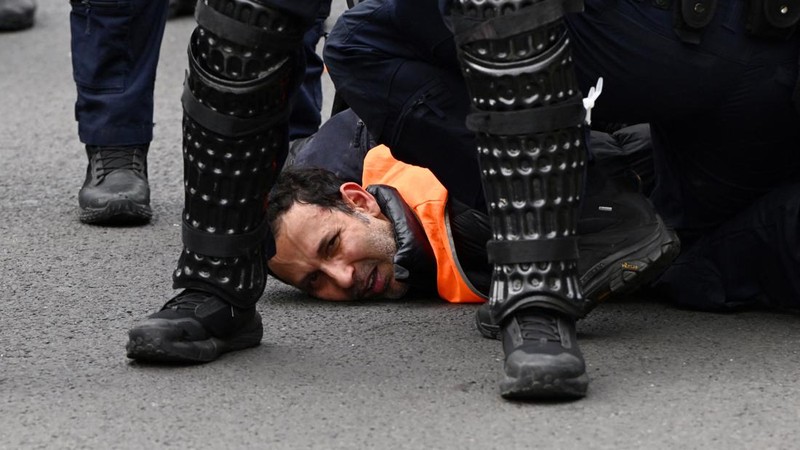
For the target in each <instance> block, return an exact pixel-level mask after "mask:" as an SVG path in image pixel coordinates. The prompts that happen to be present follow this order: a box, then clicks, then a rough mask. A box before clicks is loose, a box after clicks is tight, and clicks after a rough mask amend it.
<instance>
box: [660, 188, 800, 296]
mask: <svg viewBox="0 0 800 450" xmlns="http://www.w3.org/2000/svg"><path fill="white" fill-rule="evenodd" d="M658 292H661V293H665V294H666V295H667V296H668V298H669V300H671V301H672V302H674V303H676V304H678V305H681V306H684V307H688V308H694V309H702V310H710V311H734V310H737V309H740V308H773V309H780V310H792V311H795V312H798V311H800V183H797V184H794V185H792V186H789V187H785V188H781V189H778V190H776V191H773V192H771V193H769V194H767V195H765V196H764V197H762V198H761V199H759V200H758V201H756V202H755V203H754V204H753V205H751V206H750V207H749V208H747V209H746V210H744V211H742V212H741V213H740V214H739V215H737V216H736V217H735V218H733V219H731V220H729V221H727V222H725V223H724V224H722V225H721V226H720V227H718V228H717V229H715V230H713V231H710V232H708V233H706V234H705V235H703V236H702V237H700V239H698V240H697V242H695V243H693V244H692V245H691V246H689V248H688V249H687V251H686V252H684V254H682V255H681V256H680V258H678V260H677V261H676V262H675V264H673V266H672V267H670V269H668V270H667V272H666V273H665V274H664V276H663V277H662V278H661V280H660V282H659V284H658Z"/></svg>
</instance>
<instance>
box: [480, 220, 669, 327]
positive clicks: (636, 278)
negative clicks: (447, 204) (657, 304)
mask: <svg viewBox="0 0 800 450" xmlns="http://www.w3.org/2000/svg"><path fill="white" fill-rule="evenodd" d="M658 221H659V227H658V233H657V234H656V235H655V236H654V237H653V239H651V240H650V242H648V243H647V244H646V245H645V246H644V247H641V248H639V249H637V250H635V251H633V252H630V253H628V254H627V255H625V254H622V255H621V254H619V253H616V254H614V255H611V256H609V257H607V258H605V259H603V260H602V261H600V262H599V263H597V264H595V265H594V267H592V268H591V269H589V270H588V271H586V273H585V274H584V275H583V276H582V277H581V286H582V287H583V290H584V296H585V298H586V299H587V300H586V303H585V309H584V315H585V314H588V313H589V311H591V310H592V309H594V308H595V307H596V306H597V305H598V304H600V303H601V302H603V301H604V300H607V299H609V298H611V297H612V296H617V295H624V294H627V293H630V292H633V291H634V290H636V289H637V288H639V287H641V286H644V285H645V284H647V283H649V282H651V281H653V280H654V279H656V278H657V277H658V276H659V275H661V273H662V272H664V270H666V269H667V267H669V265H670V264H672V261H674V260H675V258H677V257H678V255H679V254H680V252H681V245H680V240H679V239H678V235H677V234H676V233H675V232H674V231H673V230H671V229H669V228H668V227H667V226H666V225H665V224H664V222H663V221H662V220H661V218H660V217H659V218H658ZM475 326H476V327H477V328H478V331H479V332H480V333H481V335H483V337H485V338H487V339H499V338H500V327H499V326H498V325H494V324H491V323H487V322H482V321H481V320H480V316H479V315H478V314H477V313H476V314H475Z"/></svg>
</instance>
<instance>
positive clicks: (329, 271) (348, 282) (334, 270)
mask: <svg viewBox="0 0 800 450" xmlns="http://www.w3.org/2000/svg"><path fill="white" fill-rule="evenodd" d="M322 271H323V272H325V274H326V275H328V277H329V278H330V279H331V280H333V282H334V283H336V285H337V286H339V287H341V288H343V289H349V288H350V287H351V286H352V285H353V282H354V281H355V277H354V276H353V275H354V274H355V268H354V267H353V265H352V264H347V263H346V262H344V261H336V260H333V261H328V262H327V263H326V264H325V265H324V266H323V267H322Z"/></svg>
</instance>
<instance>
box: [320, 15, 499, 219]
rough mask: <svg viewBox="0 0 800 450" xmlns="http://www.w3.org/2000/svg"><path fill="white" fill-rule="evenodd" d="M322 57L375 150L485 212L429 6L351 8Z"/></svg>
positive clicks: (463, 99)
mask: <svg viewBox="0 0 800 450" xmlns="http://www.w3.org/2000/svg"><path fill="white" fill-rule="evenodd" d="M324 58H325V63H326V64H327V66H328V70H329V73H330V75H331V79H332V80H333V82H334V84H335V86H336V89H337V92H338V93H339V94H340V95H341V96H342V97H343V98H344V100H345V101H346V102H347V104H348V105H349V106H350V107H351V108H352V109H353V111H355V112H356V114H358V116H359V117H360V118H361V119H362V120H363V121H364V123H365V124H366V125H367V128H368V129H369V132H370V133H371V134H372V136H373V137H374V138H375V139H376V140H377V141H378V143H381V144H386V145H387V146H388V147H389V148H391V149H392V154H393V155H394V157H395V158H397V159H399V160H401V161H404V162H406V163H409V164H414V165H419V166H423V167H427V168H429V169H430V170H431V171H432V172H433V173H434V174H435V175H436V177H437V178H438V179H439V180H440V181H441V182H442V184H443V185H445V186H447V188H448V190H449V191H450V195H452V196H454V197H456V198H457V199H459V200H460V201H461V202H462V203H464V204H466V205H468V206H470V207H473V208H476V209H481V210H484V209H485V207H486V206H485V200H484V197H483V188H482V186H481V182H480V169H479V167H478V158H477V153H476V152H475V140H474V139H475V138H474V134H473V133H472V132H470V131H469V130H467V129H466V127H465V126H464V118H465V117H466V115H467V112H468V111H469V96H468V95H467V90H466V85H465V84H464V80H463V78H462V76H461V73H460V69H459V67H458V62H457V60H456V53H455V47H454V45H453V41H452V35H451V34H450V32H449V31H448V30H447V28H446V27H445V26H444V23H443V22H442V19H441V15H440V14H439V10H438V5H437V3H436V2H434V1H430V0H406V1H402V2H379V1H370V0H368V1H366V2H363V3H360V4H358V5H356V6H355V7H354V8H352V9H350V10H348V11H346V12H345V13H344V14H343V15H342V16H341V17H340V18H339V20H338V21H337V23H336V25H335V26H334V28H333V30H331V33H330V35H329V37H328V41H327V44H326V46H325V51H324Z"/></svg>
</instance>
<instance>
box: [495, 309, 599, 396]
mask: <svg viewBox="0 0 800 450" xmlns="http://www.w3.org/2000/svg"><path fill="white" fill-rule="evenodd" d="M501 335H502V339H503V351H504V352H505V354H506V362H505V374H506V376H505V379H504V380H503V381H502V382H501V383H500V395H502V396H503V397H505V398H508V399H517V400H524V399H546V398H551V397H552V398H568V397H574V398H579V397H583V396H584V395H586V388H587V387H588V385H589V377H588V376H587V375H586V364H585V363H584V361H583V354H582V353H581V350H580V348H578V340H577V338H576V333H575V320H574V319H571V318H568V317H565V316H563V315H561V314H558V313H554V312H553V311H548V310H539V309H536V308H532V309H524V310H519V311H517V312H516V313H514V314H513V315H512V316H511V317H510V318H508V319H507V320H506V321H505V323H504V324H503V327H502V332H501Z"/></svg>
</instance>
